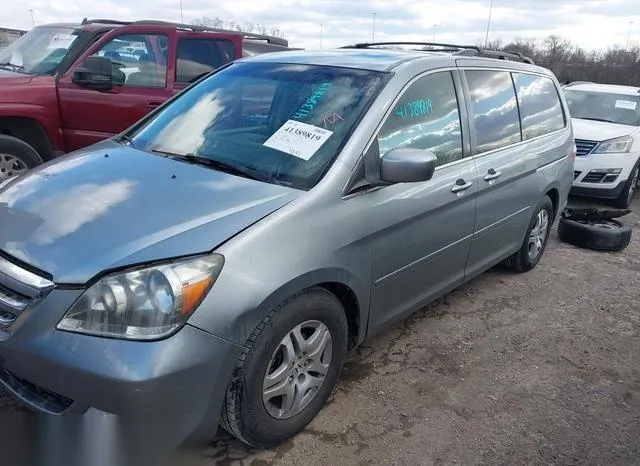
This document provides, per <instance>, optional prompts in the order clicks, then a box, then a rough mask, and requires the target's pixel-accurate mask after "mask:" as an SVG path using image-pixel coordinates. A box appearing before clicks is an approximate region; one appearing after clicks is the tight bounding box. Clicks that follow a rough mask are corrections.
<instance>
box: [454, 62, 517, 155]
mask: <svg viewBox="0 0 640 466" xmlns="http://www.w3.org/2000/svg"><path fill="white" fill-rule="evenodd" d="M465 75H466V77H467V82H468V84H469V94H470V98H471V111H472V115H473V121H474V123H475V133H476V143H477V151H478V153H482V152H487V151H490V150H493V149H498V148H500V147H504V146H508V145H509V144H513V143H516V142H519V141H520V140H521V135H520V118H519V116H518V105H517V103H516V94H515V91H514V89H513V81H511V74H510V73H509V72H508V71H480V70H478V71H465Z"/></svg>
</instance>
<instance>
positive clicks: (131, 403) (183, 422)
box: [0, 289, 240, 446]
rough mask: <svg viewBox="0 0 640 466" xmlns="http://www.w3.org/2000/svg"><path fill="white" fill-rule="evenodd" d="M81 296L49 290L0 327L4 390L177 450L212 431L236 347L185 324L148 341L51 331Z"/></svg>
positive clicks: (44, 409) (50, 410) (38, 405)
mask: <svg viewBox="0 0 640 466" xmlns="http://www.w3.org/2000/svg"><path fill="white" fill-rule="evenodd" d="M80 293H81V291H78V290H60V289H57V290H54V291H53V292H51V293H50V294H49V296H47V297H46V298H45V299H44V300H43V301H42V302H40V304H39V305H38V306H37V308H35V309H32V310H27V311H25V313H24V315H22V316H21V317H20V318H19V319H18V320H17V321H16V322H15V323H14V324H13V325H11V326H10V327H8V328H7V329H5V330H0V382H1V383H2V385H4V387H5V388H7V389H8V390H9V391H10V392H11V393H13V394H14V395H15V396H16V397H18V398H19V399H20V400H21V401H23V402H25V403H27V404H28V405H30V406H31V407H32V408H35V409H36V410H39V411H41V412H45V413H48V414H52V415H64V416H65V417H67V416H71V417H73V416H78V417H82V415H83V414H84V413H86V412H87V411H88V410H90V409H91V408H93V409H95V410H99V411H102V412H105V413H110V414H114V415H116V417H117V418H118V422H119V425H120V426H121V427H122V429H123V431H126V432H127V435H128V436H130V437H132V438H133V437H136V436H137V435H142V436H149V435H152V437H153V440H154V442H164V443H171V442H173V443H174V444H175V446H177V445H178V444H179V443H181V442H182V441H183V440H184V439H186V438H187V437H188V436H189V435H191V434H192V433H194V432H196V431H199V429H200V428H206V430H207V431H208V432H213V431H215V429H216V428H217V424H218V417H219V412H220V407H221V404H222V401H223V399H224V394H225V390H226V387H227V383H228V381H229V379H230V377H231V373H232V371H233V368H234V365H235V361H236V359H237V357H238V355H239V352H240V348H239V347H238V346H237V345H234V344H232V343H229V342H227V341H225V340H223V339H221V338H218V337H216V336H214V335H211V334H209V333H207V332H204V331H202V330H199V329H197V328H195V327H192V326H189V325H186V326H185V327H183V328H182V329H181V330H180V331H179V332H177V333H176V334H175V335H173V336H171V337H170V338H167V339H164V340H160V341H154V342H136V341H125V340H116V339H107V338H99V337H94V336H85V335H80V334H75V333H69V332H63V331H58V330H55V324H56V323H57V321H58V320H59V319H60V317H61V315H62V314H64V312H65V311H66V310H67V309H68V308H69V307H70V305H71V304H72V303H73V302H74V301H75V300H76V299H77V298H78V296H79V295H80Z"/></svg>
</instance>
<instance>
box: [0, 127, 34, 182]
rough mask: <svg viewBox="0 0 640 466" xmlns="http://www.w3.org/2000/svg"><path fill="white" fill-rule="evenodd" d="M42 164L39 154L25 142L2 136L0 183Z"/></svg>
mask: <svg viewBox="0 0 640 466" xmlns="http://www.w3.org/2000/svg"><path fill="white" fill-rule="evenodd" d="M42 162H43V161H42V158H41V157H40V155H38V152H37V151H36V150H35V149H34V148H33V147H31V146H30V145H29V144H27V143H26V142H24V141H23V140H21V139H18V138H14V137H13V136H7V135H4V134H2V135H0V182H1V181H3V180H5V179H7V178H9V177H11V176H14V175H18V174H20V173H24V172H25V171H27V170H29V169H31V168H33V167H35V166H37V165H40V164H41V163H42Z"/></svg>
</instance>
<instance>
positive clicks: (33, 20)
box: [29, 8, 36, 27]
mask: <svg viewBox="0 0 640 466" xmlns="http://www.w3.org/2000/svg"><path fill="white" fill-rule="evenodd" d="M29 13H31V27H36V20H35V19H34V18H33V8H29Z"/></svg>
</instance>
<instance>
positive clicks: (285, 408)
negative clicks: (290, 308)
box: [262, 320, 332, 419]
mask: <svg viewBox="0 0 640 466" xmlns="http://www.w3.org/2000/svg"><path fill="white" fill-rule="evenodd" d="M331 354H332V339H331V332H330V331H329V329H328V328H327V326H326V325H325V324H323V323H322V322H319V321H317V320H309V321H306V322H303V323H301V324H299V325H297V326H296V327H295V328H293V329H292V330H291V331H290V332H288V333H287V334H286V335H285V337H284V338H283V339H282V340H281V341H280V344H279V345H278V347H277V348H276V350H275V351H274V353H273V355H272V356H271V360H270V361H269V364H268V366H267V370H266V373H265V376H264V381H263V384H262V401H263V403H264V406H265V409H266V410H267V412H268V413H269V414H270V415H271V416H272V417H274V418H276V419H287V418H290V417H292V416H295V415H296V414H298V413H300V412H301V411H302V410H303V409H304V408H306V407H307V406H308V405H309V403H310V402H311V400H313V398H314V397H315V396H316V394H317V393H318V390H319V389H320V387H321V386H322V383H323V382H324V379H325V376H326V375H327V373H328V371H329V366H330V364H331Z"/></svg>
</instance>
